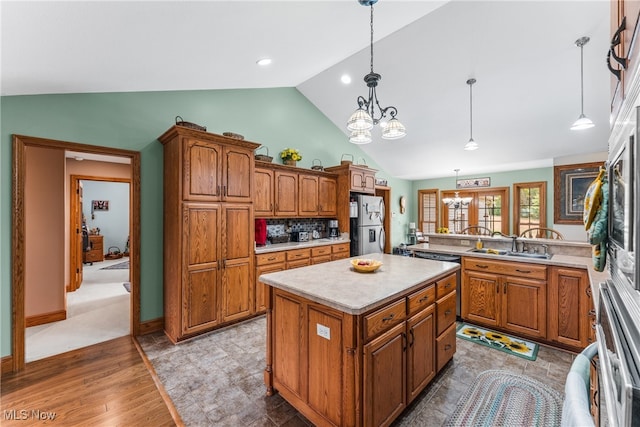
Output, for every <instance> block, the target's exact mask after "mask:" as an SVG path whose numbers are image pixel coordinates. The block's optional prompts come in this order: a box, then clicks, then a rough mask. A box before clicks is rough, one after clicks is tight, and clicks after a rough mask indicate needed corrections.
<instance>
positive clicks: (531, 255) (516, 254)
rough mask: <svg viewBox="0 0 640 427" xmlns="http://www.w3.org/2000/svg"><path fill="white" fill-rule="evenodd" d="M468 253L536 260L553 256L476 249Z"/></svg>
mask: <svg viewBox="0 0 640 427" xmlns="http://www.w3.org/2000/svg"><path fill="white" fill-rule="evenodd" d="M467 252H475V253H479V254H493V255H504V256H512V257H520V258H534V259H551V257H552V256H553V255H551V254H538V253H534V252H511V251H507V250H504V249H488V248H482V249H476V248H471V249H469V250H468V251H467Z"/></svg>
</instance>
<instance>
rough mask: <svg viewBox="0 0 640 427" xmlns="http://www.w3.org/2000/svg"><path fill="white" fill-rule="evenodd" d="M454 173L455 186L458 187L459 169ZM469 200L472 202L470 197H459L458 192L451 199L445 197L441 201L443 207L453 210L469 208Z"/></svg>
mask: <svg viewBox="0 0 640 427" xmlns="http://www.w3.org/2000/svg"><path fill="white" fill-rule="evenodd" d="M454 171H455V172H456V186H457V185H458V172H460V169H454ZM471 200H473V198H472V197H460V193H459V192H457V191H456V192H455V193H454V194H453V197H445V198H443V199H442V203H444V204H445V205H447V206H448V207H450V208H453V209H460V208H463V207H466V206H469V203H471Z"/></svg>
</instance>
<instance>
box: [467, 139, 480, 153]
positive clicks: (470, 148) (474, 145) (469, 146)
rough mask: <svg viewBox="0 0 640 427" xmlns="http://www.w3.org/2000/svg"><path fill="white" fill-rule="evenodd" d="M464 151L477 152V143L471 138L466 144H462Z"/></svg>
mask: <svg viewBox="0 0 640 427" xmlns="http://www.w3.org/2000/svg"><path fill="white" fill-rule="evenodd" d="M464 149H465V150H467V151H473V150H477V149H478V143H477V142H475V141H474V140H473V138H471V139H470V140H469V142H467V143H466V144H464Z"/></svg>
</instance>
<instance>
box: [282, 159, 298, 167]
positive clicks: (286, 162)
mask: <svg viewBox="0 0 640 427" xmlns="http://www.w3.org/2000/svg"><path fill="white" fill-rule="evenodd" d="M282 162H283V163H284V164H285V165H288V166H295V165H296V161H295V160H291V159H284V160H283V161H282Z"/></svg>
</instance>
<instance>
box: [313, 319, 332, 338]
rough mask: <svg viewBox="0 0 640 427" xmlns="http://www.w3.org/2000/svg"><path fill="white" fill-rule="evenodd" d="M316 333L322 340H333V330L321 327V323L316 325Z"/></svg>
mask: <svg viewBox="0 0 640 427" xmlns="http://www.w3.org/2000/svg"><path fill="white" fill-rule="evenodd" d="M316 332H317V334H318V335H319V336H321V337H322V338H326V339H328V340H331V329H329V328H328V327H326V326H324V325H321V324H320V323H316Z"/></svg>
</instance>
